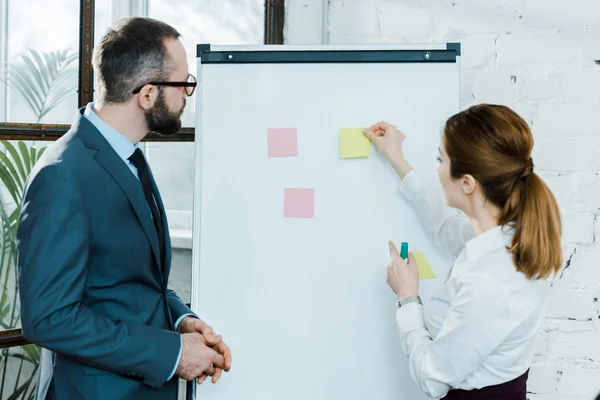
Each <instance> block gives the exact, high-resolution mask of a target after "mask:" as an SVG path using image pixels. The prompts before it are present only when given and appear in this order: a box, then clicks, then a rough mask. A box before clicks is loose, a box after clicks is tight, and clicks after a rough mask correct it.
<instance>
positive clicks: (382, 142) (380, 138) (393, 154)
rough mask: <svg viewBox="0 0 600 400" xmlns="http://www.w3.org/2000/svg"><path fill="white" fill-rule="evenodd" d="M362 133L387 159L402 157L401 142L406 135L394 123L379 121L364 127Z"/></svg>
mask: <svg viewBox="0 0 600 400" xmlns="http://www.w3.org/2000/svg"><path fill="white" fill-rule="evenodd" d="M364 134H365V136H366V137H367V138H368V139H369V140H370V141H371V142H372V143H373V144H374V145H375V148H377V151H379V152H380V153H381V155H383V156H384V157H385V158H387V159H388V160H390V161H391V160H392V159H396V158H404V156H403V154H402V143H403V142H404V139H406V135H405V134H404V133H402V131H400V130H399V129H398V128H396V126H395V125H392V124H389V123H387V122H384V121H381V122H378V123H376V124H375V125H372V126H371V127H370V128H367V129H365V131H364Z"/></svg>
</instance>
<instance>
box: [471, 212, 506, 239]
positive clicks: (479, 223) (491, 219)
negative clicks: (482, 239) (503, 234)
mask: <svg viewBox="0 0 600 400" xmlns="http://www.w3.org/2000/svg"><path fill="white" fill-rule="evenodd" d="M499 215H500V210H499V209H498V208H497V207H481V208H479V209H477V210H475V211H474V212H473V215H470V216H469V219H470V220H471V224H472V225H473V228H474V229H475V233H476V234H477V236H479V235H481V234H482V233H485V232H487V231H489V230H491V229H494V228H495V227H497V226H498V217H499Z"/></svg>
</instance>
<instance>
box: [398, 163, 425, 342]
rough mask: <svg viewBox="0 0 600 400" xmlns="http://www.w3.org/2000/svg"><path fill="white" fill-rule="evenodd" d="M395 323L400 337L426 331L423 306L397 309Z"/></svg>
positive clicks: (410, 305)
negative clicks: (416, 331) (417, 331)
mask: <svg viewBox="0 0 600 400" xmlns="http://www.w3.org/2000/svg"><path fill="white" fill-rule="evenodd" d="M407 176H408V175H407ZM396 323H397V324H398V330H399V331H400V334H402V335H405V334H407V333H409V332H411V331H415V330H420V329H424V330H427V327H426V326H425V321H424V320H423V306H422V305H421V304H419V303H410V304H407V305H405V306H402V307H400V308H398V311H396Z"/></svg>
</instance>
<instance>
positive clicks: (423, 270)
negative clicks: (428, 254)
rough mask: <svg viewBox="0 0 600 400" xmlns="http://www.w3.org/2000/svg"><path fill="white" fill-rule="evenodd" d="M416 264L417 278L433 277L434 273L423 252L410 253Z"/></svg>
mask: <svg viewBox="0 0 600 400" xmlns="http://www.w3.org/2000/svg"><path fill="white" fill-rule="evenodd" d="M412 254H413V257H414V258H415V261H416V262H417V265H418V266H419V279H433V278H435V273H434V272H433V270H432V269H431V265H429V263H428V262H427V259H426V258H425V255H424V254H423V253H420V252H419V253H412Z"/></svg>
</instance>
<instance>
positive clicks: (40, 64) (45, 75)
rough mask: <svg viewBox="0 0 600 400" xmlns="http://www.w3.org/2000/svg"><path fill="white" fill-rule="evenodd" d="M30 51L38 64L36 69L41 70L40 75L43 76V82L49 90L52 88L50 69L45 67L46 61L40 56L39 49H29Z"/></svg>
mask: <svg viewBox="0 0 600 400" xmlns="http://www.w3.org/2000/svg"><path fill="white" fill-rule="evenodd" d="M29 52H30V53H31V55H32V57H33V58H34V59H35V64H36V69H37V70H38V71H39V72H40V77H41V81H42V82H43V84H44V85H43V86H44V89H45V90H48V88H50V82H51V79H50V71H49V69H48V68H44V66H45V63H44V61H43V60H42V57H40V53H38V52H37V51H35V50H34V49H31V50H29Z"/></svg>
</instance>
